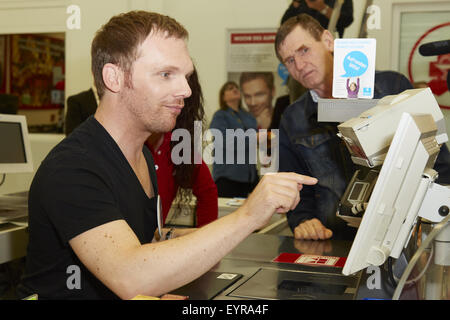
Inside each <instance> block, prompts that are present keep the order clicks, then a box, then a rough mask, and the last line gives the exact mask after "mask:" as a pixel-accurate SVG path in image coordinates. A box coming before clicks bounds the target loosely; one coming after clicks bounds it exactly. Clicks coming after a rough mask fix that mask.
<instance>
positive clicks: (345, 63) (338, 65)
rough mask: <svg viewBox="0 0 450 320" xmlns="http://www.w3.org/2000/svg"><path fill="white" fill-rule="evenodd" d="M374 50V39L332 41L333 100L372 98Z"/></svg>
mask: <svg viewBox="0 0 450 320" xmlns="http://www.w3.org/2000/svg"><path fill="white" fill-rule="evenodd" d="M376 48H377V44H376V40H375V39H336V40H335V41H334V68H333V98H348V99H358V98H359V99H372V98H373V88H374V81H375V57H376Z"/></svg>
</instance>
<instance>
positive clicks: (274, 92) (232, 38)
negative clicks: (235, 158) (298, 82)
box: [226, 28, 289, 129]
mask: <svg viewBox="0 0 450 320" xmlns="http://www.w3.org/2000/svg"><path fill="white" fill-rule="evenodd" d="M276 31H277V29H275V28H267V29H265V28H254V29H228V30H227V38H226V39H227V44H226V45H227V64H226V66H227V76H228V81H234V82H235V83H237V84H238V85H239V86H240V89H241V92H242V98H243V104H244V107H245V108H247V110H249V111H250V112H251V113H252V114H253V115H254V116H255V117H256V119H257V121H258V127H259V128H261V129H267V128H269V126H270V122H271V116H272V112H267V110H273V109H274V108H275V105H276V104H277V103H284V104H285V105H288V104H289V98H288V96H287V87H286V79H287V76H288V72H287V70H286V69H285V67H284V65H283V64H281V63H280V62H279V60H278V58H277V57H276V54H275V49H274V43H275V36H276ZM283 101H284V102H283Z"/></svg>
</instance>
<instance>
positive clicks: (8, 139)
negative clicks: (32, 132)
mask: <svg viewBox="0 0 450 320" xmlns="http://www.w3.org/2000/svg"><path fill="white" fill-rule="evenodd" d="M26 161H27V159H26V155H25V146H24V144H23V136H22V130H21V124H20V123H13V122H2V121H0V163H26Z"/></svg>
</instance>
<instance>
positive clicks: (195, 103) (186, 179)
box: [170, 69, 206, 210]
mask: <svg viewBox="0 0 450 320" xmlns="http://www.w3.org/2000/svg"><path fill="white" fill-rule="evenodd" d="M188 83H189V86H190V87H191V91H192V94H191V96H190V97H189V98H187V99H185V101H184V108H183V110H182V111H181V113H180V114H179V115H178V117H177V121H176V124H175V128H174V129H173V130H176V129H186V130H188V131H189V134H190V137H191V161H190V162H189V163H181V164H174V173H173V174H174V178H175V182H176V184H177V185H178V186H179V188H178V194H177V200H178V201H176V202H178V208H177V209H178V210H179V209H181V206H180V205H181V204H188V203H189V202H190V201H191V199H192V185H193V182H194V180H195V178H196V177H195V174H196V170H195V169H196V168H197V167H198V166H200V164H195V163H194V152H196V151H197V150H195V148H194V128H195V121H197V123H201V125H202V131H203V128H204V127H205V123H206V119H205V117H204V116H205V110H204V107H203V92H202V88H201V85H200V81H199V78H198V73H197V70H196V69H194V72H193V73H192V75H191V76H190V77H189V78H188ZM202 133H203V132H202ZM178 143H179V142H178V141H171V142H170V151H171V152H172V148H173V147H174V146H175V145H176V144H178ZM180 156H182V155H180Z"/></svg>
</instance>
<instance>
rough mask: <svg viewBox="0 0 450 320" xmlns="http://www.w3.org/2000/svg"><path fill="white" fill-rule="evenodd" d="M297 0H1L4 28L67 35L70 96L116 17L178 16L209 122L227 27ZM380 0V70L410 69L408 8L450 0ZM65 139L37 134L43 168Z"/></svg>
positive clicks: (262, 21) (275, 12) (353, 29)
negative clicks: (404, 46) (95, 41)
mask: <svg viewBox="0 0 450 320" xmlns="http://www.w3.org/2000/svg"><path fill="white" fill-rule="evenodd" d="M289 3H290V0H278V1H277V0H245V1H242V0H226V1H223V0H189V1H185V0H95V1H92V0H73V1H67V0H20V1H19V0H14V1H12V0H0V34H5V35H6V34H30V33H32V34H53V35H57V36H58V37H60V38H62V39H64V41H65V92H64V95H65V99H67V97H69V96H70V95H73V94H76V93H79V92H81V91H84V90H87V89H88V88H89V87H90V86H91V84H92V82H93V80H92V75H91V71H90V45H91V41H92V38H93V36H94V34H95V32H96V31H97V30H98V29H99V28H100V27H101V25H103V24H104V23H106V22H107V21H108V20H109V18H110V17H111V16H113V15H115V14H118V13H121V12H126V11H129V10H148V11H156V12H159V13H162V14H167V15H170V16H172V17H174V18H175V19H177V20H178V21H179V22H180V23H182V24H183V25H184V26H185V27H186V29H187V30H188V31H189V34H190V36H189V49H190V53H191V56H192V59H193V61H194V63H195V65H196V67H197V70H198V72H199V76H200V81H201V83H202V87H203V92H204V97H205V108H206V110H205V111H206V117H207V120H208V121H209V120H210V119H211V118H212V115H213V113H214V112H215V111H216V110H217V109H218V91H219V89H220V87H221V85H222V84H223V83H224V82H225V81H226V80H227V68H226V60H227V59H226V34H227V29H230V28H277V27H278V26H279V23H280V19H281V16H282V15H283V13H284V11H285V10H286V8H287V7H288V5H289ZM373 4H374V5H376V6H378V7H379V8H380V16H379V17H380V29H372V30H367V35H368V37H370V38H376V39H377V53H376V54H377V56H376V57H377V59H376V69H377V70H388V69H390V70H397V71H400V72H402V73H404V74H405V66H402V65H400V61H403V60H404V59H401V58H399V55H400V54H404V53H402V52H401V50H400V49H399V43H400V39H399V35H400V33H401V32H402V30H401V27H400V20H401V19H402V12H403V11H410V12H419V13H420V12H422V11H421V10H423V11H430V10H436V11H440V13H441V15H440V16H439V17H441V16H444V17H445V12H450V1H449V0H432V1H415V0H374V1H373ZM71 5H76V6H78V7H79V8H80V18H81V20H80V28H79V29H76V28H75V29H72V28H68V25H67V20H68V18H69V17H70V15H71V13H70V12H68V10H67V9H68V7H69V6H71ZM353 5H354V22H353V24H352V25H351V26H350V27H348V28H347V29H346V31H345V33H344V38H354V37H358V35H359V32H360V26H361V19H362V17H363V13H364V10H365V7H366V0H354V1H353ZM430 8H431V9H430ZM433 8H435V9H433ZM443 13H444V14H443ZM436 17H437V16H436ZM447 17H448V15H447ZM448 20H449V19H448V18H447V21H448ZM424 28H425V27H424ZM424 31H425V30H424ZM436 40H445V39H436ZM405 75H406V74H405ZM447 94H449V92H447ZM443 113H444V115H445V117H446V123H447V131H448V132H450V110H445V109H443ZM63 138H64V135H63V134H61V133H31V134H30V140H31V147H32V153H33V163H34V169H35V170H36V169H37V168H38V166H39V164H40V162H41V161H42V159H43V158H44V157H45V156H46V154H47V153H48V151H49V150H50V149H51V148H52V147H53V146H54V145H55V144H56V143H58V142H59V141H60V140H61V139H63ZM33 176H34V172H33V173H17V174H8V175H7V177H6V180H5V183H4V184H3V185H2V186H0V194H7V193H12V192H20V191H25V190H28V188H29V185H30V183H31V181H32V178H33Z"/></svg>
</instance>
